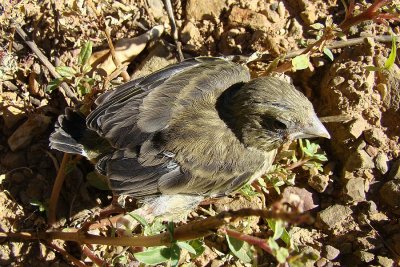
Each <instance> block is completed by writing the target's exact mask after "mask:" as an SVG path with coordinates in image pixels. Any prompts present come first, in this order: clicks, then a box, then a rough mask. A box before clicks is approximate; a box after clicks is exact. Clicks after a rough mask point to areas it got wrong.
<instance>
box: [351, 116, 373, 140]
mask: <svg viewBox="0 0 400 267" xmlns="http://www.w3.org/2000/svg"><path fill="white" fill-rule="evenodd" d="M369 127H370V125H369V124H368V122H367V121H366V120H365V119H363V118H358V119H357V120H355V121H354V122H353V123H352V124H351V125H350V126H349V132H350V134H351V135H352V136H353V137H354V138H358V137H360V136H361V134H362V133H363V132H364V131H365V130H366V129H368V128H369Z"/></svg>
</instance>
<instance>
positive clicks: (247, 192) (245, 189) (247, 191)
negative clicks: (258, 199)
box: [239, 184, 258, 200]
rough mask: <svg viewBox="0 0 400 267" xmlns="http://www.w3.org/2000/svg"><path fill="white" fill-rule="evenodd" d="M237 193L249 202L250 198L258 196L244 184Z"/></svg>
mask: <svg viewBox="0 0 400 267" xmlns="http://www.w3.org/2000/svg"><path fill="white" fill-rule="evenodd" d="M239 192H240V193H241V194H242V195H243V196H244V197H245V198H246V199H247V200H251V198H252V197H254V196H256V195H258V193H257V192H256V191H255V190H254V188H253V187H252V186H251V185H249V184H245V185H244V186H242V188H240V190H239Z"/></svg>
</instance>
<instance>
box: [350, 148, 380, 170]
mask: <svg viewBox="0 0 400 267" xmlns="http://www.w3.org/2000/svg"><path fill="white" fill-rule="evenodd" d="M374 167H375V164H374V162H373V160H372V158H371V157H370V156H369V155H368V154H367V152H365V150H357V151H355V152H354V153H352V154H351V155H350V157H349V158H348V159H347V162H346V164H345V166H344V170H345V171H350V172H351V171H356V170H360V169H373V168H374Z"/></svg>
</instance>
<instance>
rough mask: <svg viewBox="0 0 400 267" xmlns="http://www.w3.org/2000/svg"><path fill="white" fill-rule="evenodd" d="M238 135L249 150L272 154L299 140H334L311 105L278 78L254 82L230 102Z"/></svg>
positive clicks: (245, 86) (241, 90)
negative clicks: (274, 150)
mask: <svg viewBox="0 0 400 267" xmlns="http://www.w3.org/2000/svg"><path fill="white" fill-rule="evenodd" d="M230 100H231V101H230V113H231V116H232V120H233V121H234V128H236V129H235V133H236V134H237V135H238V137H239V138H240V139H241V141H242V142H243V143H244V144H245V145H246V146H248V147H254V148H257V149H262V150H266V151H270V150H272V149H276V148H278V147H279V146H281V145H282V144H283V143H284V142H286V141H289V140H293V139H298V138H312V137H325V138H330V135H329V133H328V131H327V130H326V129H325V127H324V126H323V125H322V123H321V121H320V120H319V119H318V117H317V115H316V114H315V111H314V109H313V106H312V104H311V102H310V101H309V100H308V99H307V98H306V97H305V96H304V95H303V94H302V93H301V92H299V91H298V90H296V88H295V87H294V86H293V85H291V84H289V83H287V82H285V81H282V80H280V79H278V78H274V77H262V78H258V79H254V80H252V81H250V82H248V83H246V84H244V85H243V86H241V88H240V89H238V90H235V93H233V95H231V99H230Z"/></svg>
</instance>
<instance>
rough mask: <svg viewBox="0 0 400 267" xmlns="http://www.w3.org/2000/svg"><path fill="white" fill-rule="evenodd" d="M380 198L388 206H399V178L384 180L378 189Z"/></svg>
mask: <svg viewBox="0 0 400 267" xmlns="http://www.w3.org/2000/svg"><path fill="white" fill-rule="evenodd" d="M379 193H380V195H381V199H382V200H383V201H384V202H385V203H386V204H387V205H389V206H390V207H393V208H394V207H399V206H400V179H396V180H391V181H388V182H386V183H385V184H384V185H383V186H382V187H381V189H380V190H379Z"/></svg>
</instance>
